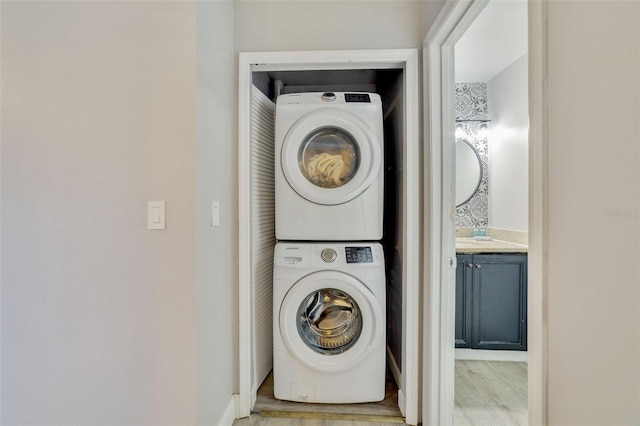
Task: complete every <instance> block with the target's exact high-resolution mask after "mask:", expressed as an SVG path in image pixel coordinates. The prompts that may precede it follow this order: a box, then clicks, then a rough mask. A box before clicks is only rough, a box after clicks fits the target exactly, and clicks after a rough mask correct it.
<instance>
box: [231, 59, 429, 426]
mask: <svg viewBox="0 0 640 426" xmlns="http://www.w3.org/2000/svg"><path fill="white" fill-rule="evenodd" d="M390 68H402V69H403V70H404V88H403V89H404V93H403V98H404V111H405V117H404V123H403V125H404V126H403V127H404V128H403V140H402V142H403V151H404V158H403V166H404V169H403V177H402V179H403V184H404V191H405V192H404V194H405V197H404V205H403V253H404V254H405V257H404V261H403V265H402V271H403V284H402V285H403V305H404V306H405V307H406V310H405V312H404V315H403V319H402V323H403V331H404V333H403V351H402V365H403V374H402V380H401V381H402V384H401V389H399V391H398V406H399V407H400V410H401V411H402V414H403V415H404V416H405V418H406V422H407V423H408V424H414V425H415V424H418V422H419V420H420V419H419V408H420V407H419V405H420V399H419V392H420V386H419V382H420V374H419V371H420V350H421V341H420V297H419V296H420V283H421V272H422V271H421V262H420V260H421V256H420V249H421V243H422V241H421V231H420V226H421V217H420V207H421V204H420V201H421V183H420V176H421V168H420V166H421V159H420V151H421V149H420V145H421V133H420V131H419V129H420V118H421V117H420V115H419V111H420V109H419V88H420V82H419V77H418V51H417V49H370V50H339V51H303V52H242V53H240V54H239V87H238V96H239V97H238V111H239V112H238V113H239V117H238V126H239V127H238V162H239V166H238V208H239V218H238V228H239V243H238V252H239V257H238V267H239V269H238V281H239V290H238V292H239V294H238V300H239V307H238V309H239V331H238V347H239V348H238V350H239V361H238V363H239V395H238V398H237V399H236V401H237V407H236V413H237V417H246V416H248V415H249V414H250V410H251V408H252V407H253V404H254V403H255V399H256V392H257V387H256V386H254V384H253V383H252V360H253V358H252V357H253V353H252V351H253V348H252V343H251V342H252V330H251V324H252V312H251V293H252V291H251V276H250V270H251V268H250V262H251V258H250V247H251V226H250V219H251V182H250V170H251V163H250V160H251V157H250V143H251V139H250V130H251V129H250V124H251V118H250V111H251V107H250V105H251V103H250V100H251V85H252V79H251V73H252V72H253V71H299V70H329V69H333V70H335V69H390ZM409 253H415V255H406V254H409Z"/></svg>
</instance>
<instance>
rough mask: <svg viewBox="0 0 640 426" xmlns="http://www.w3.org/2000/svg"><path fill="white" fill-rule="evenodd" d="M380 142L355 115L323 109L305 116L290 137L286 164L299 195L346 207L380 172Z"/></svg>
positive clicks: (284, 157)
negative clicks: (344, 204) (345, 204)
mask: <svg viewBox="0 0 640 426" xmlns="http://www.w3.org/2000/svg"><path fill="white" fill-rule="evenodd" d="M381 146H382V144H381V141H379V140H378V138H377V136H376V135H375V133H374V132H373V130H372V129H370V128H369V127H368V126H367V124H366V123H365V122H364V121H362V120H361V119H360V118H358V117H357V116H355V115H354V114H351V113H349V112H348V111H343V110H340V109H335V108H324V109H321V110H317V111H314V112H311V113H309V114H307V115H305V116H303V117H301V118H300V119H299V120H298V121H297V122H296V123H295V124H294V125H293V126H292V127H291V129H290V130H289V132H288V133H287V135H286V136H285V139H284V142H283V145H282V152H281V159H280V160H281V163H282V170H283V172H284V175H285V177H286V179H287V182H288V183H289V185H290V186H291V188H293V190H294V191H296V192H297V193H298V194H299V195H300V196H302V197H304V198H306V199H307V200H309V201H311V202H313V203H317V204H326V205H335V204H342V203H346V202H348V201H350V200H352V199H354V198H355V197H357V196H358V195H360V194H361V193H362V192H363V191H364V190H365V189H367V188H368V187H369V185H371V183H372V182H373V180H374V179H375V178H376V176H377V174H378V173H380V167H381V162H382V150H381Z"/></svg>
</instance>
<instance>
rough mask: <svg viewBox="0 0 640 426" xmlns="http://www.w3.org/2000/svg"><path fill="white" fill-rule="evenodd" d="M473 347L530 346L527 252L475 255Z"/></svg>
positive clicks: (472, 312)
mask: <svg viewBox="0 0 640 426" xmlns="http://www.w3.org/2000/svg"><path fill="white" fill-rule="evenodd" d="M473 264H474V268H473V283H472V290H471V292H472V294H473V299H472V303H471V323H472V330H471V336H472V338H471V347H472V348H476V349H511V350H526V349H527V327H526V319H527V300H526V297H527V256H526V255H521V254H513V255H511V254H499V255H476V256H473Z"/></svg>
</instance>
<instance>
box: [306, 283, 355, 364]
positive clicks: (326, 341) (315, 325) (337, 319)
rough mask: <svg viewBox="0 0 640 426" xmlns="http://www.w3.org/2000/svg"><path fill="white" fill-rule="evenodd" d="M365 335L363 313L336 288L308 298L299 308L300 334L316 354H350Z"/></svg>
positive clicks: (350, 298) (317, 292)
mask: <svg viewBox="0 0 640 426" xmlns="http://www.w3.org/2000/svg"><path fill="white" fill-rule="evenodd" d="M361 332H362V313H361V312H360V308H359V307H358V304H357V303H356V301H355V300H354V299H353V298H352V297H351V296H349V295H348V294H347V293H345V292H343V291H340V290H337V289H335V288H323V289H320V290H316V291H314V292H313V293H311V294H309V295H308V296H307V297H306V298H305V299H304V300H303V301H302V303H301V304H300V307H299V308H298V333H300V337H301V338H302V340H303V342H304V343H305V344H306V345H307V346H309V348H311V349H312V350H313V351H315V352H318V353H320V354H325V355H336V354H339V353H342V352H344V351H346V350H348V349H349V348H350V347H352V346H353V344H354V343H355V342H357V341H358V338H359V337H360V333H361Z"/></svg>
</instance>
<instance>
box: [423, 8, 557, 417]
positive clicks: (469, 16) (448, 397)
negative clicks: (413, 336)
mask: <svg viewBox="0 0 640 426" xmlns="http://www.w3.org/2000/svg"><path fill="white" fill-rule="evenodd" d="M501 3H505V2H501ZM506 3H509V2H506ZM523 3H524V2H523ZM490 5H491V2H487V1H482V0H471V1H468V2H451V3H447V4H446V5H445V7H444V8H443V10H442V12H441V13H440V15H439V17H438V19H437V20H436V22H435V24H434V26H433V27H432V29H431V30H430V32H429V33H428V34H427V37H426V38H425V43H424V58H425V87H426V89H427V94H426V103H425V111H426V124H427V126H425V137H426V139H427V141H428V142H429V144H430V151H429V152H428V153H427V155H426V158H425V161H426V164H429V165H430V170H429V171H428V173H426V174H425V188H426V191H427V195H426V199H425V201H426V202H425V235H424V238H425V257H424V264H425V271H426V272H425V280H427V282H428V289H429V290H428V291H427V292H426V293H425V297H424V303H425V311H426V312H427V313H428V314H427V315H425V322H424V330H425V332H424V334H425V352H424V365H425V369H424V383H425V387H427V388H428V389H429V391H428V392H426V393H425V394H424V395H423V412H424V413H426V418H425V419H424V423H425V424H432V425H435V424H438V425H449V424H453V423H454V383H455V381H454V374H455V373H454V372H455V358H456V353H455V347H454V343H453V342H454V341H455V340H454V339H455V334H456V330H455V328H456V327H455V303H456V275H457V271H458V268H460V263H459V262H460V260H461V259H460V258H458V257H457V256H456V238H455V237H456V216H457V209H456V205H457V204H459V203H456V202H455V195H456V190H455V181H456V170H455V164H456V161H455V155H456V154H455V151H456V143H455V140H456V137H455V130H456V114H455V110H456V90H455V89H456V84H455V83H456V79H455V68H456V61H455V50H456V44H457V43H458V42H459V41H460V40H461V38H462V37H463V36H464V34H465V32H466V31H467V30H468V29H469V28H470V27H471V26H472V25H473V24H474V22H475V21H476V19H477V18H478V17H479V16H481V13H482V11H483V10H484V9H485V7H489V6H490ZM525 8H526V11H527V15H528V16H527V18H526V23H525V24H523V25H521V26H522V28H523V29H524V31H525V32H526V37H527V39H528V40H527V46H528V55H527V56H528V57H527V61H528V64H526V65H525V69H526V70H527V72H528V82H527V81H526V80H525V83H524V85H522V86H524V87H523V89H524V92H525V93H527V92H528V93H527V94H528V97H529V99H528V102H526V106H525V111H527V112H528V114H529V117H528V118H529V120H528V121H529V131H528V132H525V133H527V134H528V138H529V141H528V142H529V147H530V149H529V150H528V152H529V156H530V160H529V161H528V165H530V167H529V170H528V173H527V177H528V179H526V180H527V181H528V184H527V186H528V188H531V189H530V191H528V196H526V197H525V198H526V199H527V201H528V207H527V212H528V216H529V218H528V221H526V222H527V223H528V227H527V228H526V229H527V231H528V236H529V240H528V269H527V270H525V271H522V270H521V271H520V277H522V276H523V275H524V276H525V277H526V278H527V279H528V287H527V288H526V289H524V293H525V295H526V298H527V304H526V310H527V312H524V313H520V315H522V316H523V317H524V318H526V320H527V331H526V334H527V335H526V349H527V356H526V359H527V370H528V371H527V373H526V375H527V376H528V377H527V381H528V383H527V384H526V388H527V394H528V395H527V397H526V399H527V400H528V404H527V405H528V413H527V414H526V416H525V417H527V418H528V422H529V423H531V424H543V423H544V419H545V418H546V404H545V399H546V378H545V377H546V376H545V370H546V357H545V355H544V354H545V345H546V342H545V339H544V309H543V308H544V305H545V300H544V294H545V282H544V267H545V263H544V259H545V257H544V256H545V254H544V247H545V244H546V239H545V229H546V223H545V221H544V217H545V216H544V212H545V209H546V204H545V202H544V201H545V185H546V175H545V167H546V158H545V156H544V152H545V149H546V139H545V135H546V128H547V127H546V121H545V102H546V99H547V95H546V89H545V84H544V64H545V60H546V47H545V46H546V44H545V37H546V27H545V25H544V15H545V6H544V5H543V4H541V3H540V2H527V3H526V4H525ZM488 96H490V95H488ZM487 99H488V98H487ZM488 102H489V103H490V102H491V101H490V100H489V101H488ZM489 109H490V107H489ZM489 119H491V118H490V117H488V116H487V117H484V120H478V121H476V122H474V125H475V126H477V127H476V128H474V129H471V130H472V133H473V132H477V131H479V130H480V128H481V127H483V126H482V124H487V126H486V127H489V126H490V125H492V124H498V123H499V120H497V119H496V122H495V123H493V122H492V121H491V122H490V121H488V120H489ZM489 131H490V130H489ZM476 136H477V134H476ZM490 137H491V136H490ZM480 139H482V138H480ZM489 150H490V149H489ZM485 160H486V159H485ZM479 161H482V159H480V160H479ZM489 161H490V160H489ZM487 168H488V166H487ZM488 185H490V183H488ZM490 192H491V191H490V188H489V193H490ZM458 201H460V200H458ZM476 206H477V202H476ZM486 209H487V211H488V209H489V207H488V204H487V207H486ZM488 214H489V215H491V212H490V211H488ZM489 220H490V219H489V218H488V217H487V219H486V222H485V224H486V227H484V226H480V227H478V228H475V226H474V225H471V226H470V227H469V228H470V231H469V232H471V235H470V236H468V237H469V238H470V240H471V241H473V230H474V229H478V231H477V233H478V236H482V231H483V228H484V230H485V232H488V230H489V229H490V228H491V224H490V223H489ZM526 233H527V232H526V231H525V234H526ZM482 260H485V259H482ZM469 263H471V265H472V267H473V270H474V271H477V270H479V269H480V268H483V269H482V270H483V271H486V270H489V269H488V268H484V264H480V263H481V262H476V261H472V262H469ZM456 266H458V268H456ZM467 266H468V265H467ZM475 273H476V272H474V274H475ZM476 335H477V333H476ZM476 343H478V342H476ZM480 343H481V344H482V345H485V349H492V350H493V349H495V348H493V347H490V346H492V342H487V341H486V340H485V341H483V339H480ZM499 343H505V342H499ZM512 343H515V342H512ZM520 343H521V342H520ZM455 423H456V424H457V423H458V422H455ZM490 423H491V422H490Z"/></svg>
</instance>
